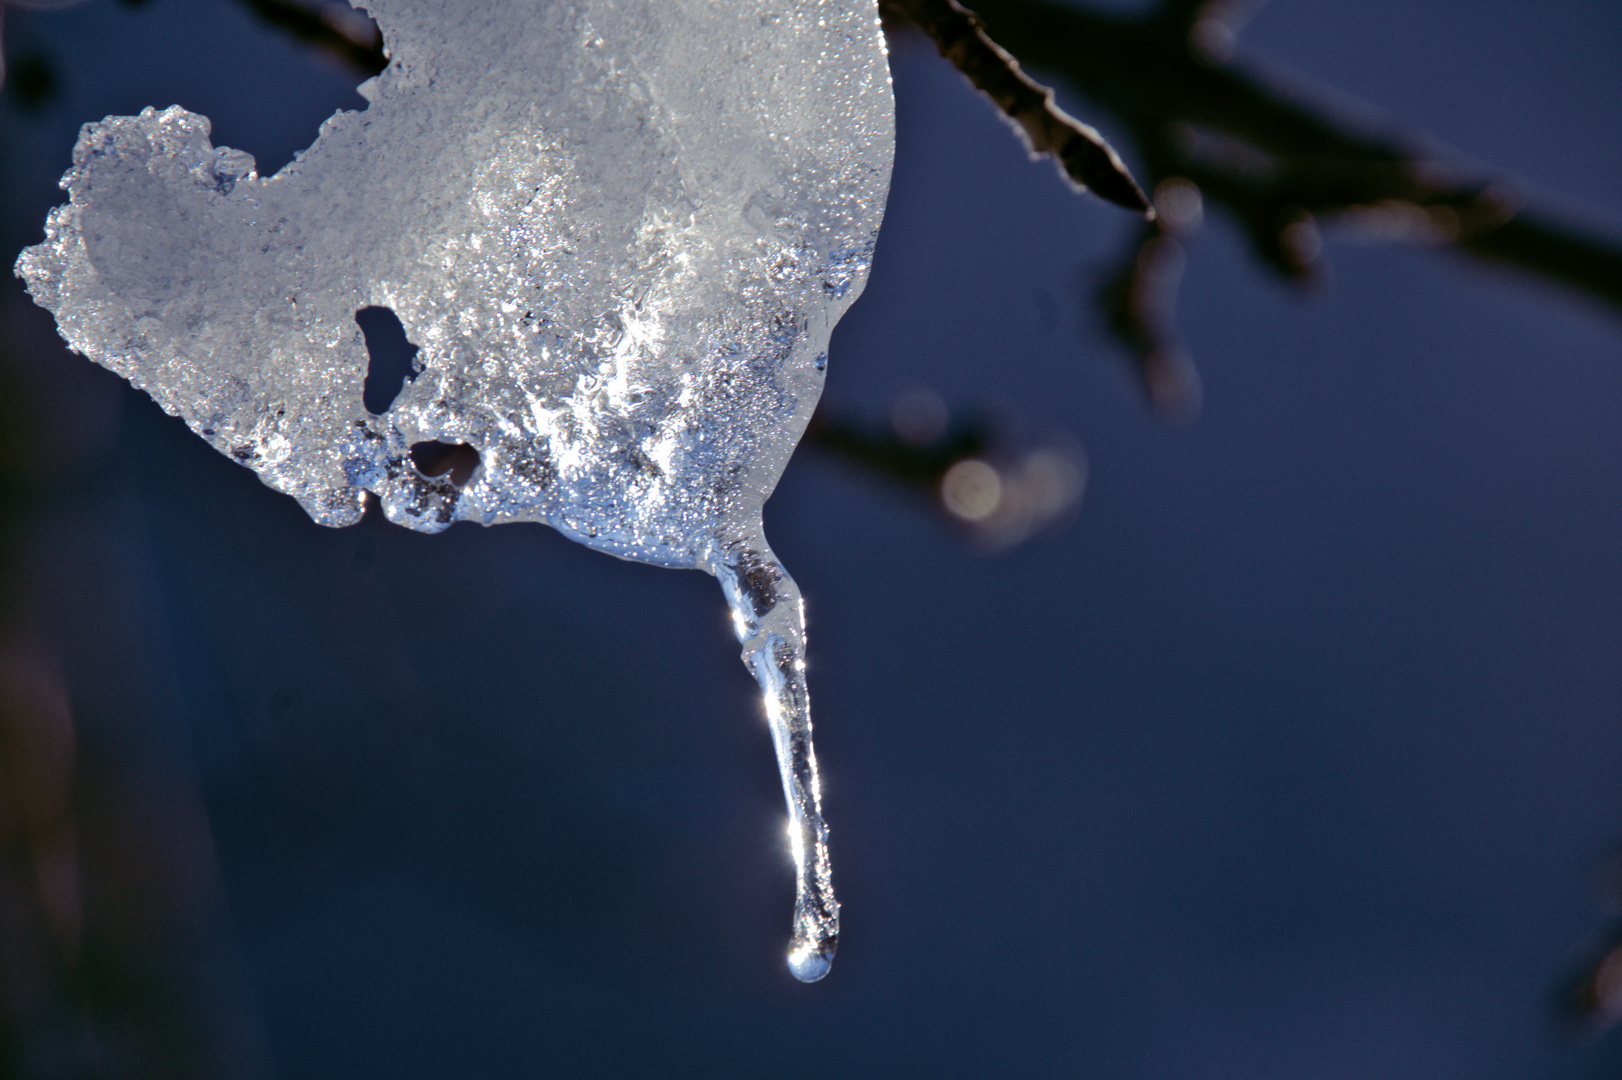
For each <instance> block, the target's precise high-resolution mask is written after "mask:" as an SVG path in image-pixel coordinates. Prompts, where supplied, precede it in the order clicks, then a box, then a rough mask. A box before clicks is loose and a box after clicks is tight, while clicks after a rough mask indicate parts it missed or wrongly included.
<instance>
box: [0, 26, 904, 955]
mask: <svg viewBox="0 0 1622 1080" xmlns="http://www.w3.org/2000/svg"><path fill="white" fill-rule="evenodd" d="M364 6H365V8H366V10H367V11H368V12H369V13H370V14H371V15H372V16H373V17H375V18H376V19H377V20H378V22H379V24H380V26H381V28H382V30H383V34H384V39H385V41H387V42H388V44H389V47H390V63H389V66H388V68H387V69H386V70H385V71H384V72H383V74H381V75H379V76H378V77H377V78H375V79H372V80H370V81H368V82H367V83H365V84H364V85H363V86H362V87H361V93H362V94H363V96H365V98H366V99H367V101H368V102H369V103H370V104H369V106H368V107H367V108H366V109H365V110H364V111H362V112H339V113H338V114H337V115H335V116H333V117H332V118H331V119H329V120H328V121H327V122H326V123H325V124H324V125H323V126H322V128H321V132H320V135H319V136H318V138H317V139H316V141H315V143H314V144H313V145H312V146H311V147H310V148H309V149H308V150H307V151H305V152H304V153H303V154H302V155H300V156H299V157H298V158H297V159H296V160H295V161H293V162H292V163H291V164H289V165H288V166H287V167H286V168H284V169H282V170H281V171H280V172H278V173H277V174H276V175H274V176H271V177H261V176H259V175H258V173H257V172H256V171H255V168H254V161H253V158H252V157H251V156H250V155H248V154H246V153H243V152H241V151H238V150H231V149H228V148H225V147H215V146H213V145H211V144H210V142H209V123H208V120H207V119H206V118H204V117H201V116H197V115H195V114H192V113H189V112H186V111H185V110H183V109H181V108H179V107H172V108H168V109H164V110H162V111H158V110H154V109H147V110H145V111H144V112H142V113H141V115H140V116H133V117H108V118H107V119H106V120H103V121H102V122H100V123H94V124H87V125H86V126H85V128H84V130H83V131H82V133H81V135H80V137H79V142H78V145H77V146H76V147H75V149H74V155H73V166H72V168H71V169H70V170H69V171H68V173H67V175H66V176H65V177H64V178H63V181H62V186H63V187H64V188H65V189H67V191H68V192H69V194H70V201H69V202H68V203H67V204H65V205H63V206H61V207H58V208H57V209H56V210H54V211H53V212H52V213H51V215H50V219H49V222H48V224H47V226H46V240H45V242H44V243H43V244H41V245H39V246H37V247H34V248H30V249H28V250H27V251H25V252H24V253H23V255H22V258H21V259H20V260H19V261H18V264H17V271H18V273H19V274H20V275H21V276H23V277H24V278H26V279H27V282H28V288H29V291H30V293H31V294H32V295H33V297H34V299H35V300H36V301H37V302H38V303H40V304H41V305H43V306H44V307H46V308H49V309H50V310H51V311H52V312H53V313H55V315H56V319H57V325H58V327H59V328H60V330H61V332H62V334H63V336H64V337H65V338H66V339H67V340H68V342H69V343H70V344H71V345H72V346H73V348H74V349H76V350H78V351H79V352H81V353H83V354H84V355H86V356H88V357H90V358H91V359H92V360H94V361H96V362H97V363H99V364H102V365H104V366H105V367H108V368H110V369H112V370H113V371H115V372H117V373H118V374H120V375H122V376H123V377H124V378H126V379H128V380H129V381H130V382H131V383H133V384H134V385H136V386H138V387H140V388H141V389H143V390H145V391H146V392H147V393H149V394H151V395H152V397H153V398H154V399H156V400H157V402H158V403H159V404H160V405H161V406H162V407H163V408H164V409H165V410H167V411H168V412H170V413H172V414H174V415H177V416H179V417H181V418H182V419H184V420H185V421H186V423H187V424H189V425H190V426H191V428H192V430H194V431H196V432H197V433H198V434H199V435H201V436H202V437H203V438H205V439H207V440H208V441H209V442H210V443H211V444H212V445H213V446H214V447H215V448H216V449H218V450H219V451H220V452H221V453H223V454H227V455H229V456H230V457H231V458H233V459H234V460H236V461H238V462H240V463H241V464H243V465H246V466H247V467H248V468H250V469H253V470H254V471H255V472H257V473H258V474H259V476H260V478H261V479H263V480H264V482H265V483H266V484H269V485H270V486H271V487H273V488H276V489H277V490H279V491H284V492H286V493H288V494H289V495H292V496H293V497H294V498H296V499H298V501H299V502H300V503H301V504H302V505H303V506H304V508H305V509H306V510H307V511H308V512H309V513H310V515H311V516H312V517H313V518H315V520H316V521H318V522H321V523H323V524H326V525H347V524H351V523H353V522H355V521H357V520H359V518H360V517H361V514H362V512H363V509H364V506H365V499H366V497H367V496H366V493H367V492H371V493H373V494H374V495H375V496H376V497H377V499H378V500H379V501H380V503H381V506H382V510H383V512H384V514H386V515H387V517H388V518H389V520H391V521H394V522H396V523H398V524H401V525H405V526H407V527H410V528H413V529H419V530H422V531H424V532H436V531H438V530H440V529H443V528H445V527H446V526H447V525H449V524H450V523H451V522H453V521H458V520H467V521H477V522H482V523H485V524H491V523H495V522H505V521H544V522H546V523H547V524H549V525H551V526H553V527H554V528H557V529H559V530H561V531H562V532H563V533H565V534H566V535H568V536H571V537H573V538H574V539H576V540H578V541H580V542H581V543H583V544H587V545H589V546H591V547H594V548H597V549H599V550H602V551H606V552H610V553H612V554H614V555H619V556H622V557H624V558H627V559H637V560H641V561H643V562H650V563H656V564H659V565H662V566H673V567H698V568H702V569H704V570H707V571H709V572H710V573H712V574H714V575H716V577H718V578H719V579H720V581H721V584H722V587H723V589H724V591H725V594H726V597H727V600H728V603H729V604H730V606H731V609H732V612H733V619H734V626H735V629H736V631H737V635H738V638H739V640H740V641H741V642H742V644H743V654H744V660H745V662H746V663H747V664H748V665H749V667H750V668H751V670H752V671H753V672H754V674H755V677H756V678H757V679H758V680H759V682H760V685H761V688H762V690H763V692H764V695H765V700H766V712H767V716H768V719H769V722H770V726H771V731H772V737H773V741H774V743H775V746H776V751H777V759H778V764H779V767H780V769H781V772H782V777H783V787H784V791H785V794H786V796H787V799H788V806H789V816H790V821H789V837H790V846H791V848H792V851H793V856H794V859H795V862H796V866H797V870H798V874H799V888H798V896H797V899H796V905H795V913H794V933H793V942H792V945H791V947H790V952H789V964H790V967H791V968H792V970H793V972H794V974H795V975H796V976H798V977H799V978H801V979H803V980H806V981H811V980H815V979H818V978H820V977H821V976H822V975H823V974H825V973H826V971H827V970H828V965H829V963H830V961H831V959H832V956H833V952H834V947H835V944H836V943H837V938H838V932H839V915H838V911H839V908H838V904H837V903H836V901H835V900H834V896H833V892H832V889H831V885H830V879H829V871H828V856H827V830H826V827H825V826H824V824H823V821H822V816H821V811H820V799H819V793H818V782H817V766H816V758H815V755H814V753H813V751H812V745H811V722H810V716H809V712H808V707H807V698H806V687H805V663H804V656H805V635H804V620H803V615H802V609H801V602H800V596H799V592H798V590H797V589H796V587H795V585H794V582H793V580H792V579H791V578H790V577H789V575H788V574H787V573H786V572H785V571H784V569H783V568H782V566H781V565H780V564H779V563H778V561H777V559H776V558H775V557H774V556H773V555H772V552H771V549H770V547H769V546H768V545H767V543H766V540H765V537H764V535H763V533H762V530H761V524H760V521H761V518H760V515H761V507H762V504H763V503H764V502H765V500H766V497H767V496H768V495H769V494H770V493H771V490H772V488H773V487H774V486H775V484H776V482H777V478H778V476H779V475H780V474H781V472H782V469H783V467H784V465H785V464H786V462H787V460H788V457H789V454H790V453H791V451H792V450H793V448H794V445H795V443H796V442H797V441H798V439H799V437H800V435H801V433H802V432H803V430H804V428H805V424H806V421H807V420H808V419H809V417H810V414H811V411H812V408H813V407H814V405H815V404H816V401H817V397H818V394H819V393H820V391H821V387H822V379H823V368H824V365H825V363H826V356H827V353H826V350H827V345H828V337H829V333H830V331H831V329H832V327H833V324H834V322H835V321H836V320H837V319H838V317H839V316H840V314H842V313H843V311H844V310H845V308H846V307H848V306H849V305H850V303H851V302H852V301H853V300H854V299H855V298H856V295H857V293H858V292H859V291H860V290H861V288H862V285H863V283H864V281H865V279H866V275H867V270H868V266H869V263H870V260H871V256H872V251H873V242H874V237H875V235H876V232H877V229H878V224H879V218H880V215H881V212H882V209H883V206H884V198H885V194H886V189H887V185H888V182H889V171H890V160H891V149H892V144H893V138H892V105H891V98H890V88H889V75H888V71H887V69H886V66H885V60H884V43H883V38H882V36H881V34H880V32H879V26H878V19H877V13H876V10H875V5H874V3H873V2H872V0H503V2H501V3H488V2H485V0H366V3H365V5H364ZM369 306H384V307H388V308H390V309H392V310H393V311H394V312H395V313H396V314H397V315H398V316H399V318H400V321H401V322H402V324H403V325H404V327H405V330H406V333H407V335H408V336H409V338H410V340H411V341H412V342H414V343H415V344H417V345H418V346H420V349H421V351H420V353H419V354H418V357H417V360H418V365H419V367H420V371H419V373H418V374H417V375H416V377H415V378H414V379H412V380H410V381H409V382H407V383H406V384H405V385H404V386H403V387H402V389H401V390H400V393H399V394H398V396H397V397H396V398H395V400H394V401H393V403H392V405H391V406H390V407H389V408H388V409H387V411H386V412H384V413H382V414H381V415H378V414H373V413H371V412H368V411H367V409H366V408H365V406H364V404H363V398H362V387H363V383H364V381H365V379H366V374H367V364H368V357H367V352H366V348H365V344H364V342H363V340H362V335H361V333H360V330H359V328H358V326H357V324H356V319H355V316H356V312H357V311H359V310H361V309H364V308H366V307H369ZM432 440H437V441H440V442H445V443H460V444H465V445H467V446H470V447H472V448H474V449H475V450H476V451H477V453H478V457H479V465H478V468H477V469H476V470H475V471H474V472H473V474H472V476H471V477H470V478H467V479H466V482H465V483H462V484H458V483H456V482H455V480H454V479H452V478H451V477H450V476H444V475H441V476H429V475H425V474H424V473H423V472H421V471H419V470H418V468H417V467H416V466H415V465H414V464H413V460H412V457H411V448H412V447H413V446H414V445H415V444H418V443H422V442H428V441H432Z"/></svg>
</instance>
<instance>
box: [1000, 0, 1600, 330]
mask: <svg viewBox="0 0 1622 1080" xmlns="http://www.w3.org/2000/svg"><path fill="white" fill-rule="evenodd" d="M1174 2H1180V0H1174ZM981 6H982V7H983V9H985V10H986V11H987V13H988V14H987V18H988V22H989V23H990V24H991V25H994V26H995V27H996V30H997V35H998V38H999V39H1000V40H1001V41H1002V42H1003V43H1004V44H1005V45H1006V46H1007V47H1008V48H1009V49H1010V50H1011V51H1012V52H1014V53H1016V54H1017V55H1019V56H1020V57H1021V58H1022V59H1023V60H1024V62H1025V63H1028V64H1032V65H1035V66H1039V67H1044V68H1047V69H1049V70H1052V71H1055V72H1058V73H1060V74H1062V75H1064V76H1065V77H1066V78H1067V79H1069V80H1070V81H1071V82H1072V83H1073V85H1074V86H1075V87H1076V89H1078V90H1079V91H1081V92H1082V93H1083V94H1085V95H1086V96H1087V97H1089V98H1091V99H1092V100H1093V101H1095V102H1097V103H1098V104H1099V105H1100V106H1102V107H1103V108H1105V109H1108V110H1109V111H1110V112H1112V113H1114V114H1115V115H1116V116H1118V117H1119V118H1120V119H1121V120H1122V121H1123V122H1124V124H1125V125H1126V126H1127V128H1128V129H1129V130H1130V131H1131V133H1132V135H1133V138H1134V140H1135V142H1136V143H1137V144H1138V146H1139V149H1140V150H1141V151H1142V153H1143V157H1144V160H1145V163H1146V164H1147V166H1148V169H1149V172H1150V176H1151V179H1153V180H1154V181H1156V182H1160V181H1163V180H1166V179H1170V178H1177V177H1181V178H1187V179H1188V180H1190V181H1192V182H1193V183H1195V184H1197V185H1198V186H1199V187H1200V189H1201V190H1202V191H1203V192H1204V195H1205V197H1206V199H1208V200H1210V201H1213V202H1217V203H1220V204H1221V205H1222V206H1223V207H1224V208H1225V209H1226V210H1228V212H1230V213H1231V214H1233V215H1234V216H1235V217H1236V218H1237V219H1238V220H1239V221H1240V223H1241V224H1242V225H1243V226H1244V228H1245V230H1246V232H1247V233H1248V234H1249V236H1250V238H1251V243H1252V245H1253V247H1254V248H1255V250H1256V252H1257V254H1258V255H1259V256H1260V257H1261V258H1262V259H1263V260H1264V261H1265V262H1266V263H1267V264H1268V265H1270V266H1272V267H1274V268H1275V269H1277V270H1279V271H1280V272H1281V273H1283V274H1285V275H1287V276H1289V277H1292V278H1296V279H1303V278H1308V277H1310V276H1312V274H1313V273H1314V272H1315V268H1316V264H1317V259H1318V251H1317V248H1318V244H1317V232H1316V230H1317V226H1318V223H1319V222H1321V221H1323V222H1336V223H1343V224H1346V225H1350V226H1353V227H1363V228H1364V229H1365V231H1366V232H1367V233H1369V234H1370V235H1372V236H1373V237H1374V238H1377V239H1381V238H1384V239H1391V240H1398V241H1404V242H1408V243H1418V244H1430V245H1451V246H1453V247H1455V248H1457V249H1458V250H1460V251H1463V252H1466V253H1467V254H1470V255H1473V256H1476V257H1478V258H1482V259H1485V260H1489V261H1491V262H1494V263H1498V264H1502V265H1506V266H1513V267H1515V268H1517V269H1520V270H1523V271H1525V272H1528V273H1531V274H1535V275H1537V276H1539V277H1543V278H1545V279H1548V280H1552V281H1555V282H1558V283H1560V284H1562V285H1565V286H1567V287H1569V288H1572V289H1576V290H1578V291H1580V292H1583V293H1586V294H1587V295H1589V296H1590V297H1592V298H1594V299H1598V300H1601V301H1603V302H1604V303H1606V304H1608V305H1611V306H1612V307H1613V308H1622V243H1619V242H1618V241H1617V240H1616V239H1613V238H1610V237H1605V236H1603V235H1601V234H1599V232H1598V231H1597V230H1594V229H1584V228H1582V227H1581V226H1580V224H1577V225H1570V226H1567V225H1559V224H1555V223H1554V222H1553V220H1552V219H1551V218H1548V217H1544V216H1542V215H1539V214H1537V213H1535V212H1530V211H1527V210H1524V209H1523V208H1522V207H1521V205H1520V202H1519V200H1517V199H1515V198H1513V197H1511V195H1510V194H1509V192H1508V188H1507V185H1505V184H1503V183H1502V182H1495V181H1493V180H1492V179H1490V178H1489V179H1483V178H1480V177H1476V176H1471V175H1468V174H1467V173H1465V172H1464V171H1463V170H1461V169H1459V168H1458V167H1456V166H1451V165H1448V164H1446V163H1444V162H1443V161H1441V160H1439V159H1440V157H1441V155H1440V154H1439V153H1438V152H1437V150H1435V149H1434V148H1433V147H1432V146H1430V145H1428V144H1427V140H1423V139H1420V138H1414V137H1410V138H1397V137H1394V136H1391V135H1387V134H1384V133H1375V132H1370V131H1368V130H1365V129H1364V128H1363V127H1362V126H1361V125H1359V124H1358V123H1356V122H1354V121H1353V120H1351V119H1350V118H1344V117H1340V116H1336V115H1335V114H1334V113H1333V111H1332V110H1331V109H1330V108H1328V107H1325V106H1314V105H1312V104H1309V102H1311V101H1313V100H1315V99H1317V100H1323V99H1325V98H1327V95H1325V94H1323V93H1321V92H1317V91H1315V90H1314V89H1313V88H1311V87H1307V86H1301V85H1296V86H1288V87H1287V86H1285V85H1284V81H1283V80H1282V78H1279V77H1276V76H1272V75H1269V76H1263V75H1260V74H1257V73H1255V72H1252V71H1247V70H1244V69H1243V68H1242V67H1239V66H1228V65H1225V64H1223V63H1221V60H1222V57H1220V56H1214V55H1212V54H1211V53H1210V51H1209V50H1206V49H1204V48H1202V46H1201V42H1200V41H1199V40H1198V38H1197V35H1195V34H1194V31H1193V30H1191V29H1190V28H1189V26H1188V24H1187V22H1186V20H1182V21H1179V20H1174V19H1171V18H1163V17H1161V16H1159V15H1156V16H1153V17H1150V18H1139V19H1133V18H1124V17H1121V16H1115V15H1107V14H1101V13H1098V12H1091V11H1086V10H1083V9H1078V8H1074V7H1070V6H1068V5H1066V4H1062V3H1058V2H1055V0H983V2H982V4H981ZM1183 7H1187V8H1190V11H1192V12H1193V13H1194V15H1195V16H1196V17H1197V19H1198V18H1204V15H1203V14H1202V13H1203V12H1205V11H1206V10H1208V8H1209V5H1192V6H1190V5H1188V4H1184V5H1183ZM1185 14H1186V13H1185ZM1221 17H1223V18H1226V17H1227V16H1226V15H1225V14H1224V15H1222V16H1221ZM1195 26H1196V28H1197V26H1198V22H1197V21H1196V24H1195ZM1148 73H1152V75H1151V74H1148Z"/></svg>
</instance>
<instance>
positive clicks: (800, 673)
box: [711, 540, 839, 982]
mask: <svg viewBox="0 0 1622 1080" xmlns="http://www.w3.org/2000/svg"><path fill="white" fill-rule="evenodd" d="M711 569H712V571H713V572H714V574H715V576H716V577H717V578H718V579H720V582H721V589H722V591H723V592H725V593H726V598H727V605H728V606H729V607H730V608H731V609H732V626H733V631H734V632H735V633H736V634H737V635H738V641H739V642H740V643H742V645H743V662H744V663H745V664H746V665H748V667H749V670H750V671H752V672H753V673H754V676H755V680H756V681H757V682H759V683H760V691H761V696H762V697H763V699H764V700H765V705H766V721H767V723H768V724H770V725H771V732H772V744H773V746H774V747H775V748H776V750H777V770H778V773H779V774H780V775H781V777H782V780H783V798H784V799H785V801H786V802H787V803H788V815H789V818H788V842H789V850H790V852H791V853H792V854H793V856H794V871H795V897H794V936H793V938H792V940H791V941H790V943H789V952H788V966H789V970H790V971H792V972H793V973H794V977H795V978H797V979H799V980H800V981H801V982H816V981H817V980H818V979H820V978H822V977H823V976H824V975H826V974H828V968H829V966H830V965H831V964H832V963H833V958H834V950H835V949H836V948H837V947H838V945H839V901H837V900H835V899H834V888H833V878H832V873H831V870H830V867H829V863H828V826H827V825H826V824H825V823H824V822H823V820H822V785H821V783H820V782H819V780H818V779H817V753H816V748H815V747H814V746H813V745H812V743H811V699H810V696H809V695H808V694H807V692H806V687H805V604H804V601H802V600H801V599H800V590H799V588H798V587H797V586H796V585H795V584H794V579H793V578H791V577H789V575H788V571H786V570H784V569H783V566H782V564H781V563H779V562H778V561H777V558H776V557H775V556H774V555H773V554H772V552H771V549H770V548H769V547H767V546H766V544H765V542H764V540H761V541H757V542H754V543H746V544H739V545H736V546H735V547H734V548H733V549H732V550H731V551H729V552H728V553H727V554H726V555H725V556H723V557H722V558H721V559H720V560H719V561H718V562H717V563H716V564H715V565H714V566H713V567H712V568H711Z"/></svg>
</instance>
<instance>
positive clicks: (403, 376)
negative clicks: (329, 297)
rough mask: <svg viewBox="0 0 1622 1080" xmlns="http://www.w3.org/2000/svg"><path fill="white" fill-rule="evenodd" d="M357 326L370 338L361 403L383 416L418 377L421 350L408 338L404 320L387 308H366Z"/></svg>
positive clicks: (360, 314) (358, 319)
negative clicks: (418, 353) (402, 321)
mask: <svg viewBox="0 0 1622 1080" xmlns="http://www.w3.org/2000/svg"><path fill="white" fill-rule="evenodd" d="M355 322H357V323H358V324H360V332H361V333H362V334H363V335H364V336H365V338H366V355H367V356H368V357H370V358H371V362H370V363H368V364H367V365H366V385H365V386H364V387H362V388H361V403H362V404H364V405H365V406H366V411H367V412H369V413H372V414H373V415H381V414H383V413H386V412H388V411H389V407H390V406H392V405H393V404H394V399H395V398H397V397H399V396H400V391H401V390H402V389H404V387H405V384H406V383H407V382H409V381H410V380H412V379H415V378H416V377H417V372H418V371H419V370H421V369H420V368H419V367H418V366H417V346H415V345H413V344H412V343H411V342H410V341H409V340H408V339H407V338H406V332H405V327H404V326H401V325H400V317H399V316H398V315H396V314H395V313H394V312H393V311H392V310H390V309H389V308H386V307H363V308H361V309H360V310H359V311H357V312H355Z"/></svg>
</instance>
